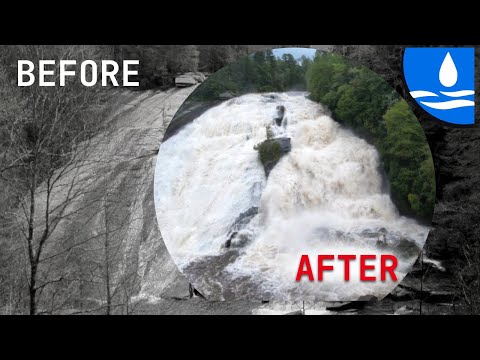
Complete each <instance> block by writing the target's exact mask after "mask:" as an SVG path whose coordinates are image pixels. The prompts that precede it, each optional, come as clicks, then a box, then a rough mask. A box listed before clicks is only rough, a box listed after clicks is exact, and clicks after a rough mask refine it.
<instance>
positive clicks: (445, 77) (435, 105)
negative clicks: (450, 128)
mask: <svg viewBox="0 0 480 360" xmlns="http://www.w3.org/2000/svg"><path fill="white" fill-rule="evenodd" d="M403 73H404V76H405V81H406V83H407V86H408V89H409V91H410V95H411V96H412V97H413V98H414V99H415V101H416V102H417V103H418V104H419V105H420V106H421V107H422V108H423V109H424V110H425V111H426V112H428V113H429V114H431V115H433V116H435V117H436V118H438V119H440V120H443V121H446V122H448V123H452V124H457V125H472V124H474V123H475V99H474V96H475V49H474V48H406V49H405V53H404V56H403Z"/></svg>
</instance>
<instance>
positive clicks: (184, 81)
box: [175, 74, 197, 87]
mask: <svg viewBox="0 0 480 360" xmlns="http://www.w3.org/2000/svg"><path fill="white" fill-rule="evenodd" d="M196 84H197V80H195V79H194V78H193V76H190V75H187V74H184V75H180V76H177V77H176V78H175V86H176V87H188V86H193V85H196Z"/></svg>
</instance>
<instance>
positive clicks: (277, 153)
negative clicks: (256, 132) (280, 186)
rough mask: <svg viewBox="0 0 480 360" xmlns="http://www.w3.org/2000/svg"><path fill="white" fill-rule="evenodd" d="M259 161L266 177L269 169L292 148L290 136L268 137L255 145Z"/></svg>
mask: <svg viewBox="0 0 480 360" xmlns="http://www.w3.org/2000/svg"><path fill="white" fill-rule="evenodd" d="M256 149H257V150H258V154H259V157H260V161H261V162H262V164H263V168H264V170H265V175H266V176H267V177H268V175H269V174H270V171H272V169H273V168H274V167H275V165H277V163H278V162H279V161H280V159H281V158H282V157H283V156H284V155H285V154H287V153H289V152H290V150H291V149H292V145H291V143H290V138H276V139H268V140H265V141H263V142H261V143H260V144H258V145H257V146H256Z"/></svg>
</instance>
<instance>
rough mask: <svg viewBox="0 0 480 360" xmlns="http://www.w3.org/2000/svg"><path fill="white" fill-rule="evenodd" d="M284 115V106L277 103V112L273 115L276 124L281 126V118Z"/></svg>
mask: <svg viewBox="0 0 480 360" xmlns="http://www.w3.org/2000/svg"><path fill="white" fill-rule="evenodd" d="M284 116H285V106H283V105H278V106H277V114H276V115H275V118H274V120H275V123H276V124H277V126H281V125H282V120H283V117H284Z"/></svg>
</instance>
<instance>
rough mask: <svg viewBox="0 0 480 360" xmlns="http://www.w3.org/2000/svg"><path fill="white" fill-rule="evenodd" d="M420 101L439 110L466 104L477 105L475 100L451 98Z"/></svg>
mask: <svg viewBox="0 0 480 360" xmlns="http://www.w3.org/2000/svg"><path fill="white" fill-rule="evenodd" d="M420 103H421V104H423V105H425V106H428V107H430V108H432V109H438V110H450V109H456V108H460V107H466V106H475V102H473V101H471V100H450V101H444V102H438V103H434V102H425V101H421V102H420Z"/></svg>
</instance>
